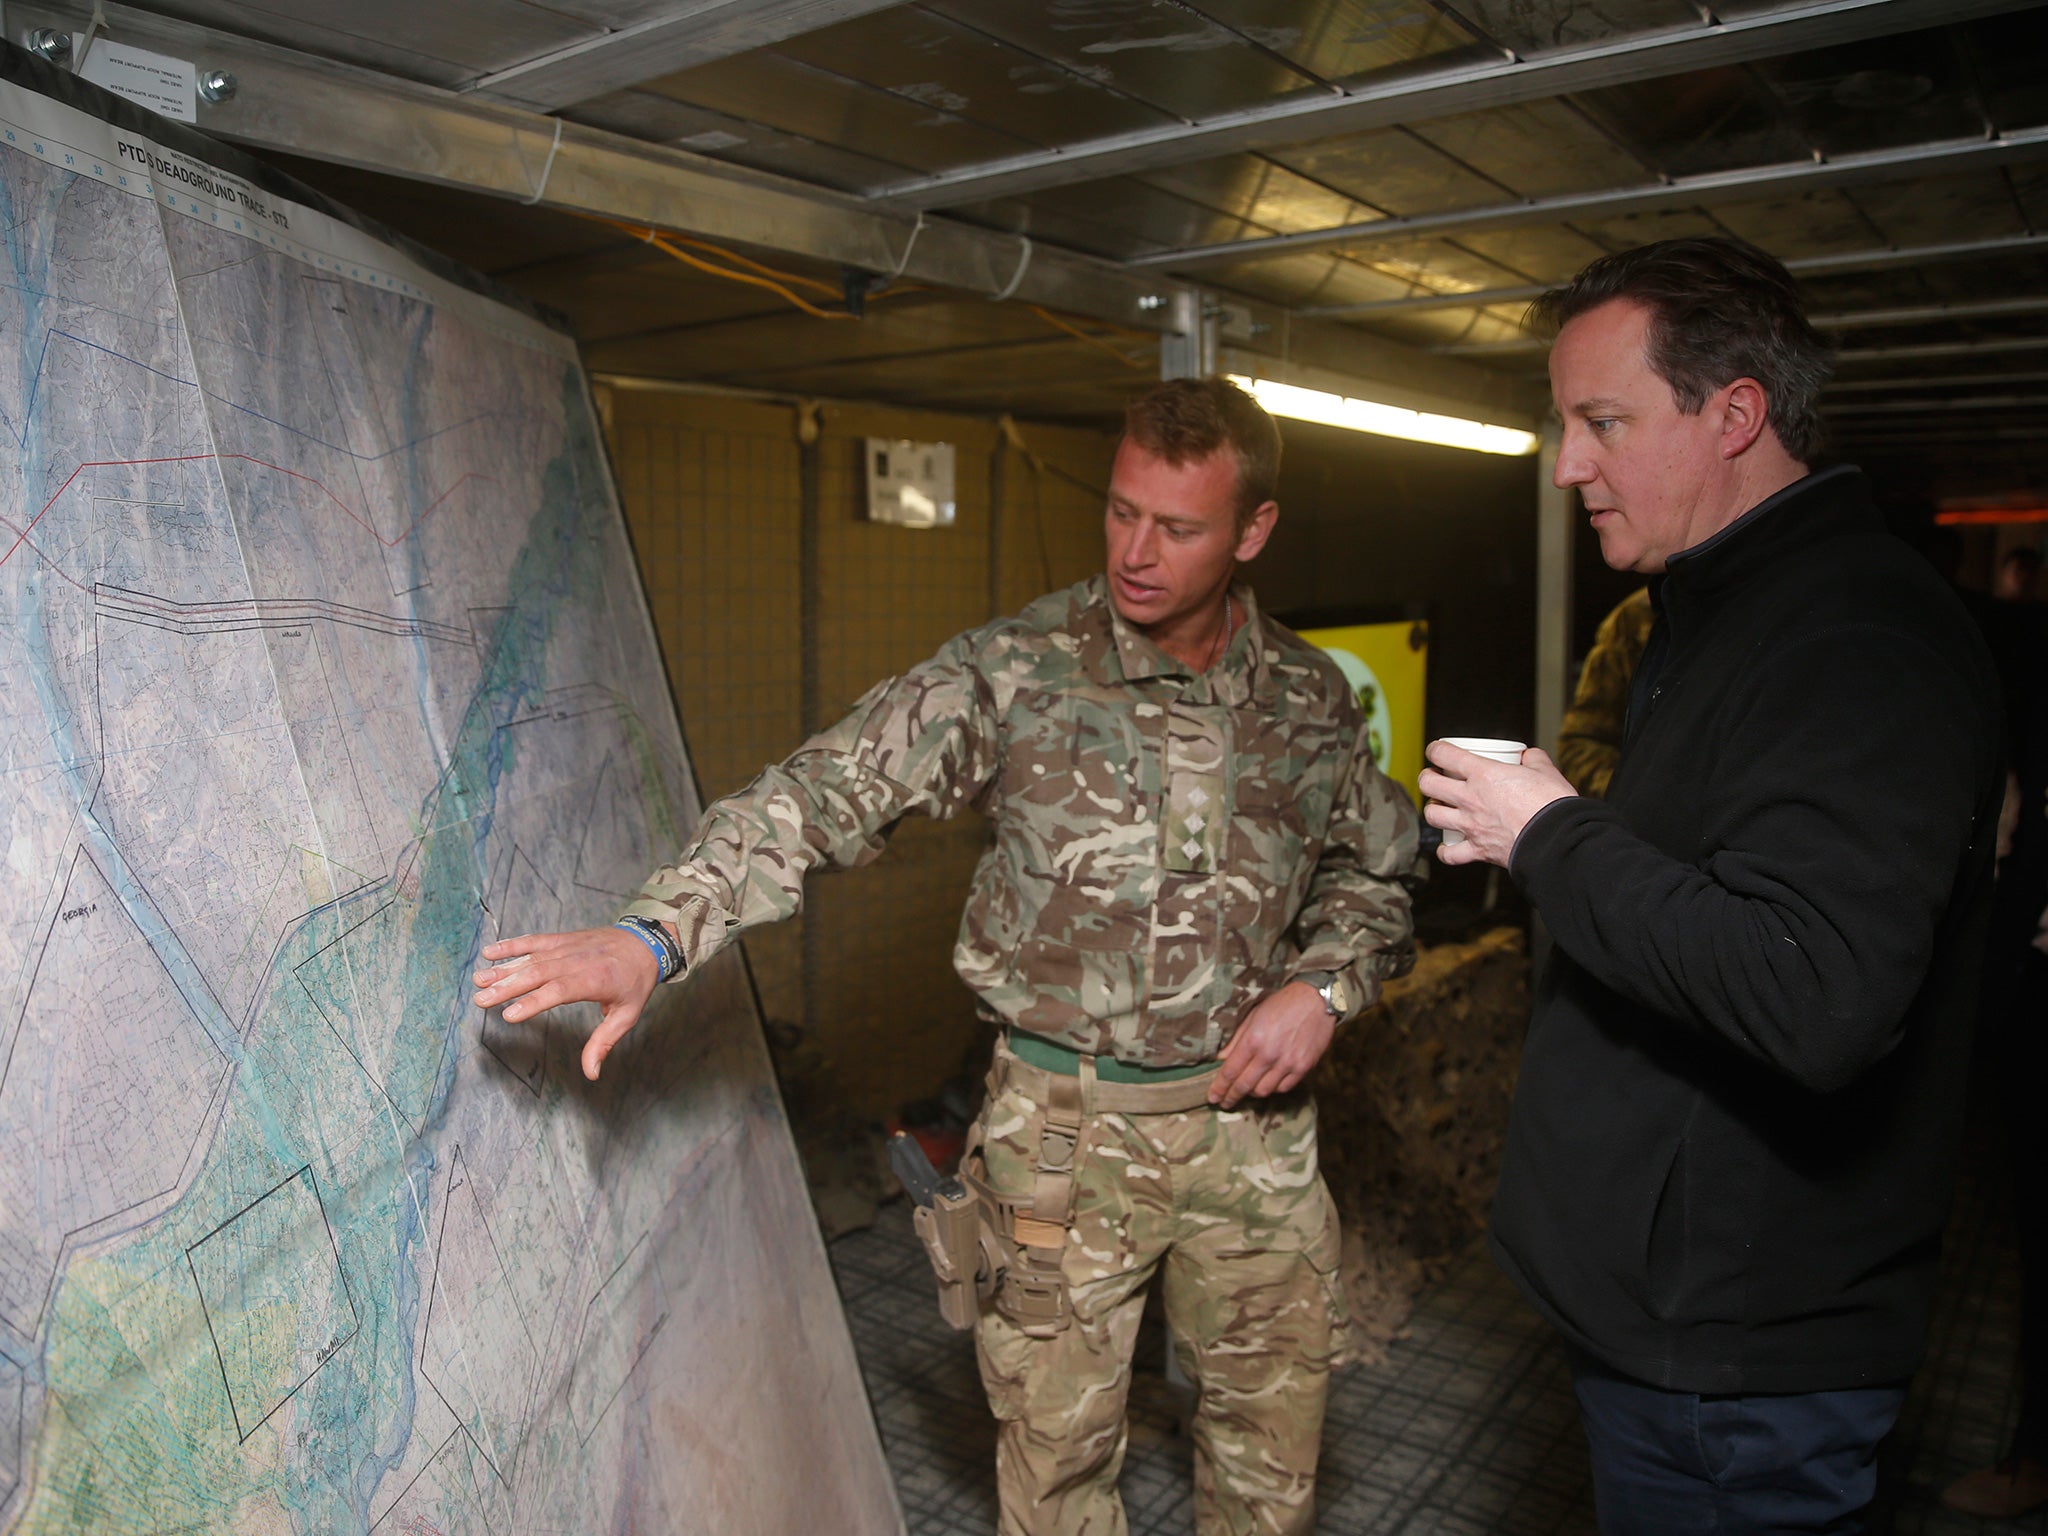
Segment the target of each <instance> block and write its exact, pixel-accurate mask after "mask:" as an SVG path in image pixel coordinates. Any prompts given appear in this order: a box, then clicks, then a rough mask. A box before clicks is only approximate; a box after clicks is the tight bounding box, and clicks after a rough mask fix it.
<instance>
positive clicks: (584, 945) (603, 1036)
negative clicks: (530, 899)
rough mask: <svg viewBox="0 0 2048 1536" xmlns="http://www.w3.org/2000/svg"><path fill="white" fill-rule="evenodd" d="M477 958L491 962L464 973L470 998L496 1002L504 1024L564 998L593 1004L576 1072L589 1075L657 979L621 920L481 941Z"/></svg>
mask: <svg viewBox="0 0 2048 1536" xmlns="http://www.w3.org/2000/svg"><path fill="white" fill-rule="evenodd" d="M483 958H484V959H486V960H489V961H491V962H493V963H492V964H491V965H490V966H489V967H488V968H486V969H483V970H479V971H478V972H477V973H476V975H475V976H474V977H473V978H471V979H472V980H474V981H475V983H476V988H477V991H476V997H475V998H474V999H473V1001H474V1002H475V1003H476V1006H477V1007H479V1008H495V1007H497V1006H498V1005H499V1004H501V1003H502V1004H504V1006H505V1021H506V1022H507V1023H509V1024H517V1023H518V1022H519V1021H520V1020H522V1019H530V1018H532V1017H533V1016H534V1015H535V1014H540V1013H546V1012H547V1011H548V1009H550V1008H562V1007H566V1006H567V1005H568V1004H570V1003H596V1004H597V1006H598V1007H599V1008H600V1009H601V1010H602V1014H601V1016H600V1017H599V1019H598V1021H597V1028H596V1029H594V1030H592V1031H591V1032H590V1038H589V1039H588V1040H586V1041H585V1042H584V1043H583V1075H584V1076H585V1077H587V1078H589V1079H590V1080H591V1081H592V1082H595V1081H596V1080H597V1070H598V1068H599V1067H601V1066H602V1065H604V1059H605V1057H607V1056H609V1055H610V1054H611V1049H612V1047H613V1046H615V1045H617V1044H618V1043H619V1041H620V1040H621V1039H622V1038H623V1037H624V1035H625V1033H626V1031H627V1030H629V1029H631V1028H632V1027H633V1026H634V1025H635V1024H636V1023H638V1022H639V1020H640V1010H641V1009H643V1008H645V1007H646V1006H647V999H648V998H649V997H651V996H652V995H653V993H654V986H655V983H656V982H657V981H659V980H660V979H661V968H660V966H659V965H657V964H656V963H655V959H654V951H653V950H651V949H649V948H648V947H647V945H646V944H645V943H644V942H642V941H641V940H640V939H639V938H637V937H636V936H634V935H633V934H631V933H628V932H627V931H626V930H625V929H623V928H582V929H578V930H577V931H575V932H573V933H529V934H523V935H521V936H520V937H519V938H516V939H500V940H498V941H497V942H496V943H495V944H486V945H485V946H484V947H483Z"/></svg>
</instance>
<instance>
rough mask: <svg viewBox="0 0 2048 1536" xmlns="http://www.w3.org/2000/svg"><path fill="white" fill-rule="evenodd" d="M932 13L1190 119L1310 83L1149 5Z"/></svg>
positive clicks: (1176, 11)
mask: <svg viewBox="0 0 2048 1536" xmlns="http://www.w3.org/2000/svg"><path fill="white" fill-rule="evenodd" d="M929 9H931V10H933V11H936V12H938V13H939V14H940V15H943V16H948V17H952V18H954V19H955V20H957V21H960V22H962V23H964V24H966V25H967V26H970V27H974V28H976V29H978V30H980V31H982V32H985V33H987V34H989V35H990V36H992V37H999V38H1002V39H1003V40H1004V41H1005V42H1007V43H1010V44H1011V45H1013V46H1015V47H1017V48H1021V49H1023V50H1025V51H1026V52H1029V53H1034V54H1037V55H1039V56H1040V57H1042V58H1047V59H1056V60H1058V61H1059V62H1060V63H1062V64H1064V65H1065V66H1066V67H1067V68H1069V69H1071V70H1074V71H1076V72H1078V73H1080V74H1083V75H1086V76H1088V77H1089V78H1090V79H1092V80H1095V81H1098V82H1099V83H1101V84H1102V85H1105V86H1110V87H1113V88H1115V89H1117V90H1120V91H1126V92H1128V93H1130V94H1131V95H1133V96H1135V97H1137V98H1138V99H1139V100H1141V101H1147V102H1151V103H1153V104H1154V105H1156V106H1160V107H1164V108H1166V109H1167V110H1169V111H1171V112H1173V113H1176V114H1178V115H1179V116H1181V117H1184V118H1188V119H1190V120H1195V119H1200V118H1203V117H1212V116H1214V115H1216V114H1217V113H1219V112H1227V111H1229V110H1231V109H1232V108H1234V107H1244V106H1250V105H1252V104H1253V103H1256V102H1261V101H1268V100H1271V99H1272V98H1274V97H1276V96H1280V95H1284V94H1286V93H1288V92H1291V91H1296V90H1300V89H1303V88H1305V87H1308V82H1307V81H1306V80H1305V79H1304V78H1303V76H1302V74H1301V72H1300V71H1299V70H1297V69H1294V68H1291V67H1290V66H1289V65H1287V64H1286V63H1284V62H1282V61H1281V60H1280V59H1277V58H1275V57H1274V56H1272V55H1271V54H1269V53H1265V52H1262V51H1261V50H1259V49H1257V48H1253V47H1247V46H1246V44H1245V42H1244V40H1243V39H1242V38H1240V37H1238V36H1237V35H1236V34H1235V33H1233V32H1232V31H1230V30H1229V29H1228V28H1226V27H1222V26H1219V25H1217V24H1216V23H1215V22H1212V21H1209V20H1207V19H1205V18H1204V17H1202V16H1200V15H1198V14H1196V13H1194V12H1193V11H1192V10H1190V9H1184V8H1182V7H1180V6H1175V5H1157V4H1154V3H1153V0H1042V3H1039V0H1034V3H1032V4H1028V5H1020V4H1018V3H1017V0H935V3H933V4H931V5H930V6H929ZM1308 88H1312V87H1308Z"/></svg>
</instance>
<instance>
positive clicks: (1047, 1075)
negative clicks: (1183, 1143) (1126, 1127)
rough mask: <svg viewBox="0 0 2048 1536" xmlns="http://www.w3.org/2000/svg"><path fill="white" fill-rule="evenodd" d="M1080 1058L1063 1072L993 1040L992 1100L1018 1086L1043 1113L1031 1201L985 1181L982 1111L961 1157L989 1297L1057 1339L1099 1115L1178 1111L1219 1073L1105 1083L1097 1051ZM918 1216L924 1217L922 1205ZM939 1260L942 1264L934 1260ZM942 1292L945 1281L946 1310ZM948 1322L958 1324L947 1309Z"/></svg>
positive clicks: (1202, 1098) (1200, 1098)
mask: <svg viewBox="0 0 2048 1536" xmlns="http://www.w3.org/2000/svg"><path fill="white" fill-rule="evenodd" d="M1078 1065H1079V1067H1080V1071H1079V1073H1078V1074H1077V1075H1076V1076H1073V1077H1067V1076H1065V1075H1063V1074H1061V1073H1057V1072H1048V1071H1046V1070H1045V1069H1044V1068H1042V1067H1034V1066H1032V1065H1031V1064H1030V1063H1029V1062H1024V1061H1020V1060H1018V1059H1017V1057H1016V1056H1015V1055H1014V1054H1013V1053H1012V1052H1011V1051H1010V1049H1009V1046H1008V1044H1007V1043H1006V1042H1003V1041H998V1042H997V1044H996V1057H995V1062H994V1064H993V1065H992V1066H991V1067H990V1068H989V1074H988V1096H989V1099H990V1100H991V1101H993V1100H994V1099H995V1097H996V1096H997V1095H998V1094H1000V1093H1002V1092H1003V1091H1004V1090H1005V1089H1006V1088H1015V1089H1016V1090H1017V1091H1018V1092H1019V1093H1021V1094H1022V1095H1023V1096H1024V1097H1025V1098H1027V1099H1030V1100H1031V1101H1032V1102H1033V1103H1034V1104H1037V1105H1038V1106H1040V1108H1041V1110H1042V1111H1043V1113H1044V1125H1043V1128H1042V1129H1041V1131H1040V1133H1039V1141H1038V1165H1037V1167H1036V1169H1035V1170H1034V1171H1033V1175H1032V1183H1031V1195H1030V1197H1029V1198H1028V1199H1013V1198H1009V1197H1006V1196H1003V1195H1000V1194H998V1193H996V1191H995V1190H993V1189H991V1188H990V1187H989V1185H988V1179H987V1167H986V1164H985V1163H984V1162H983V1159H982V1155H981V1139H982V1126H983V1124H984V1123H985V1122H986V1115H984V1116H983V1118H982V1119H981V1120H978V1121H977V1122H976V1124H975V1126H974V1128H973V1129H972V1130H971V1131H969V1132H968V1135H967V1145H966V1148H965V1149H964V1151H963V1152H962V1154H961V1158H960V1182H961V1183H962V1184H964V1185H966V1187H967V1189H968V1190H969V1192H970V1193H971V1194H972V1195H973V1196H974V1199H975V1203H976V1205H977V1206H978V1207H979V1248H980V1251H981V1252H982V1253H983V1254H984V1255H989V1256H992V1258H993V1263H992V1265H991V1269H990V1271H989V1274H988V1284H987V1288H986V1289H985V1290H984V1291H983V1295H984V1296H988V1295H989V1294H991V1293H992V1294H993V1299H994V1302H995V1308H996V1310H997V1311H998V1312H1000V1313H1002V1314H1003V1316H1004V1317H1006V1318H1008V1319H1009V1320H1010V1321H1011V1322H1012V1323H1014V1324H1016V1325H1017V1327H1018V1328H1019V1329H1020V1330H1022V1331H1023V1332H1024V1333H1026V1334H1028V1335H1030V1336H1031V1337H1033V1338H1040V1339H1049V1338H1052V1337H1053V1336H1055V1335H1056V1334H1058V1333H1059V1332H1060V1330H1061V1329H1063V1328H1065V1327H1066V1326H1067V1321H1068V1319H1069V1318H1070V1317H1071V1316H1072V1311H1073V1309H1072V1306H1071V1304H1070V1302H1069V1301H1068V1298H1067V1282H1066V1276H1065V1273H1064V1271H1063V1270H1062V1268H1061V1260H1062V1259H1063V1258H1064V1257H1065V1254H1066V1249H1067V1234H1068V1231H1069V1230H1070V1229H1071V1228H1072V1226H1073V1224H1074V1186H1075V1179H1076V1177H1077V1175H1078V1172H1079V1169H1080V1167H1081V1165H1082V1162H1083V1161H1084V1159H1085V1158H1086V1157H1087V1152H1088V1131H1089V1128H1090V1126H1091V1125H1092V1124H1093V1123H1094V1119H1095V1116H1096V1115H1098V1114H1177V1113H1180V1112H1182V1111H1185V1110H1190V1109H1196V1108H1201V1107H1203V1106H1206V1105H1207V1104H1208V1102H1209V1084H1210V1082H1211V1080H1212V1078H1213V1074H1211V1073H1203V1074H1201V1075H1200V1076H1198V1077H1189V1078H1182V1079H1180V1080H1179V1081H1176V1082H1170V1083H1104V1082H1099V1081H1097V1079H1096V1076H1095V1058H1094V1057H1093V1056H1083V1057H1081V1058H1080V1060H1079V1063H1078ZM918 1215H919V1217H920V1219H921V1218H922V1217H923V1216H924V1215H925V1213H924V1212H923V1211H920V1212H919V1213H918ZM922 1230H923V1228H922V1227H920V1231H922ZM926 1246H927V1247H930V1246H931V1239H929V1238H927V1239H926ZM933 1267H934V1268H935V1269H936V1268H937V1260H936V1258H935V1259H934V1261H933ZM943 1291H944V1282H943V1280H942V1281H941V1293H942V1294H941V1301H940V1310H941V1311H942V1312H943V1311H944V1310H945V1301H944V1296H943ZM947 1321H949V1322H954V1320H953V1318H952V1316H951V1315H950V1314H948V1316H947ZM971 1325H972V1321H971V1319H970V1320H969V1321H968V1322H965V1323H963V1322H954V1326H955V1327H963V1328H964V1327H969V1326H971Z"/></svg>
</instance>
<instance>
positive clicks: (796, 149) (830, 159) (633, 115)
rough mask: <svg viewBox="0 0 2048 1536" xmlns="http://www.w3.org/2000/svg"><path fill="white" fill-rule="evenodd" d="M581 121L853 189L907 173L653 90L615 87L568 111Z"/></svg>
mask: <svg viewBox="0 0 2048 1536" xmlns="http://www.w3.org/2000/svg"><path fill="white" fill-rule="evenodd" d="M562 115H563V116H564V117H568V118H571V119H573V120H575V121H576V122H579V123H589V124H591V125H592V126H593V127H598V128H608V129H610V130H612V131H613V132H614V133H623V134H626V135H628V136H630V137H632V138H638V139H651V140H653V141H654V142H655V143H657V144H673V145H674V146H675V147H676V148H678V149H687V150H691V151H694V152H695V153H697V154H700V155H709V156H711V157H712V158H714V159H718V160H730V161H732V162H733V163H734V164H736V165H749V166H753V167H755V168H756V169H758V170H764V171H773V172H774V173H775V174H776V175H778V176H794V177H797V178H798V179H799V180H803V181H813V182H816V183H818V184H819V185H821V186H827V187H835V188H838V189H840V190H842V191H851V190H854V189H857V188H860V187H868V186H873V185H874V184H875V183H876V182H878V181H886V180H888V179H890V178H891V177H893V176H900V175H902V174H903V168H902V167H901V166H895V165H890V164H889V163H888V162H887V161H883V160H876V159H873V158H871V157H869V156H866V155H857V154H854V153H853V152H852V151H851V150H847V149H844V148H842V147H840V146H839V145H837V144H821V143H819V142H818V141H817V140H815V139H807V138H805V137H803V136H802V135H801V134H795V133H790V132H787V131H785V130H784V129H781V128H771V127H769V126H768V125H767V124H766V123H757V122H749V121H748V120H746V119H745V118H740V117H734V116H733V115H732V114H731V113H728V112H714V111H712V110H711V109H710V108H708V107H698V106H692V105H690V104H689V103H687V102H681V101H675V100H672V99H670V98H669V97H667V96H657V95H655V94H654V92H652V91H639V90H635V91H614V92H613V93H612V94H611V95H609V96H600V97H598V98H597V99H596V100H594V101H587V102H582V103H580V104H578V105H577V106H575V107H573V108H571V109H570V110H569V111H567V112H564V113H563V114H562Z"/></svg>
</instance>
